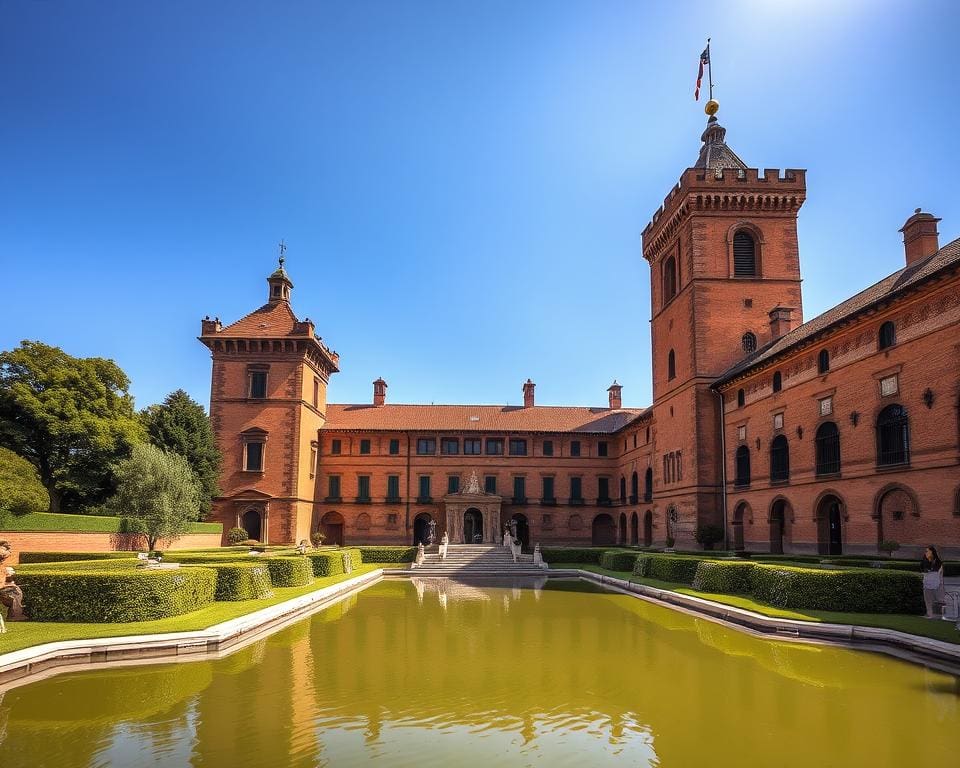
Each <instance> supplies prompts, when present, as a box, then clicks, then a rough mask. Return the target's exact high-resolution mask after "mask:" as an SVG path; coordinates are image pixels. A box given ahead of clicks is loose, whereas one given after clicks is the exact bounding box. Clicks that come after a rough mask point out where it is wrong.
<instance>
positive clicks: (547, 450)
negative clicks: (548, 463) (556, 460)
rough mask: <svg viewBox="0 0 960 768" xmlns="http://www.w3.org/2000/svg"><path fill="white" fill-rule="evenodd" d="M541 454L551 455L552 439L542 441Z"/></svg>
mask: <svg viewBox="0 0 960 768" xmlns="http://www.w3.org/2000/svg"><path fill="white" fill-rule="evenodd" d="M543 455H544V456H553V440H544V441H543Z"/></svg>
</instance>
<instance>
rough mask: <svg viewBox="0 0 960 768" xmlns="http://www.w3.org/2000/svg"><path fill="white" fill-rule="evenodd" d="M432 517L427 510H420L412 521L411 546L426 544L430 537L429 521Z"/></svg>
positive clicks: (431, 520)
mask: <svg viewBox="0 0 960 768" xmlns="http://www.w3.org/2000/svg"><path fill="white" fill-rule="evenodd" d="M431 522H433V517H432V516H431V515H430V513H429V512H421V513H420V514H419V515H417V517H416V519H414V521H413V546H417V544H423V545H424V546H427V544H428V543H430V542H429V539H430V523H431Z"/></svg>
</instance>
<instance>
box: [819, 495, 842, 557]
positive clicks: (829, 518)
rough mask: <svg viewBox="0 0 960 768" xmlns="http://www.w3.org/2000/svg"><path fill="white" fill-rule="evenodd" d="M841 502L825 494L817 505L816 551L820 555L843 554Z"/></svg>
mask: <svg viewBox="0 0 960 768" xmlns="http://www.w3.org/2000/svg"><path fill="white" fill-rule="evenodd" d="M842 521H843V502H842V501H840V499H839V498H838V497H836V496H825V497H824V498H823V500H821V502H820V506H819V507H817V551H818V552H819V553H820V554H821V555H842V554H843V527H842V525H843V523H842Z"/></svg>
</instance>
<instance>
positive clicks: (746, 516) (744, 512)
mask: <svg viewBox="0 0 960 768" xmlns="http://www.w3.org/2000/svg"><path fill="white" fill-rule="evenodd" d="M748 522H749V523H752V522H753V508H752V507H751V506H750V502H748V501H746V500H745V499H741V500H740V501H738V502H737V503H736V504H734V505H733V517H732V518H731V520H730V524H731V526H732V527H733V536H732V537H731V539H732V540H733V548H734V549H743V548H744V539H743V526H744V525H745V524H746V523H748Z"/></svg>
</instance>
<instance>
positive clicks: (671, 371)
mask: <svg viewBox="0 0 960 768" xmlns="http://www.w3.org/2000/svg"><path fill="white" fill-rule="evenodd" d="M676 376H677V356H676V355H675V354H674V352H673V350H672V349H671V350H670V353H669V354H668V355H667V378H668V379H673V378H676Z"/></svg>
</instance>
